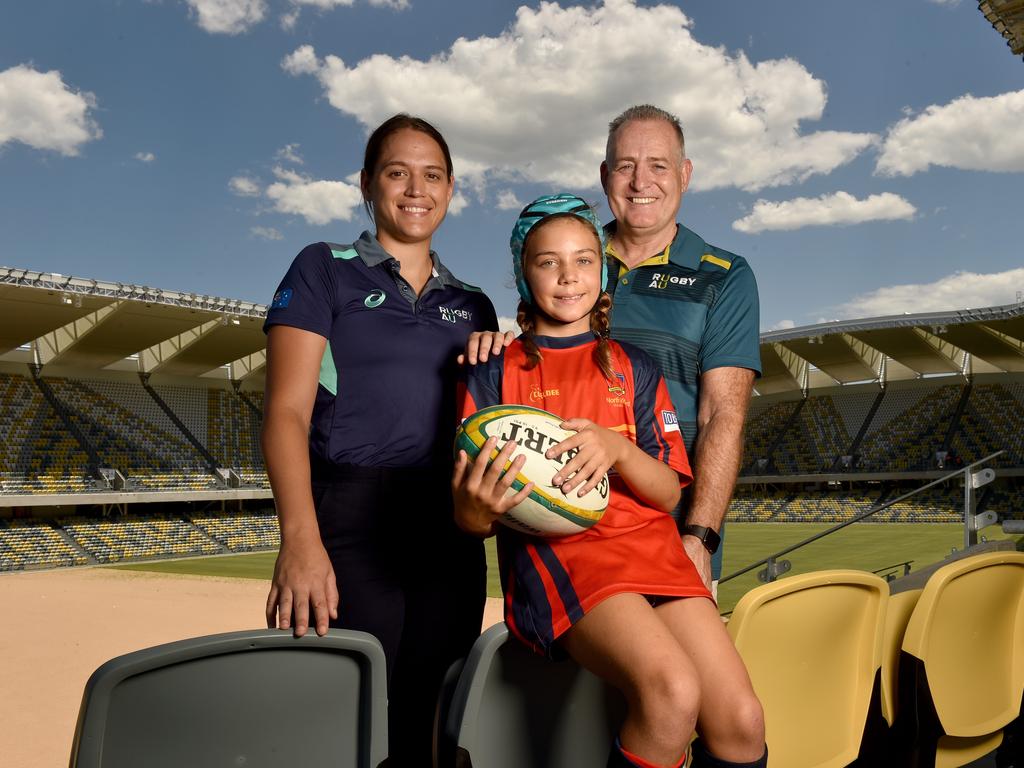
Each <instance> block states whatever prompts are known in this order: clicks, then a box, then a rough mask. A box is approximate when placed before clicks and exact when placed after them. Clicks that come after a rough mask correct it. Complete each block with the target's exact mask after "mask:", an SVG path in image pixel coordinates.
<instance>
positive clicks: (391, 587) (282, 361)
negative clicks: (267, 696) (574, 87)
mask: <svg viewBox="0 0 1024 768" xmlns="http://www.w3.org/2000/svg"><path fill="white" fill-rule="evenodd" d="M361 187H362V192H363V198H364V200H365V202H366V206H367V209H368V211H369V212H370V214H371V216H372V217H373V221H374V224H375V230H376V231H375V232H374V233H373V234H371V233H370V232H363V234H362V235H361V236H360V237H359V239H357V240H356V241H355V242H353V243H351V244H349V245H335V244H330V243H316V244H314V245H310V246H308V247H307V248H305V249H304V250H303V251H302V252H301V253H300V254H299V255H298V257H296V259H295V261H294V262H293V264H292V266H291V269H289V270H288V273H287V275H285V277H284V280H282V282H281V285H280V286H279V288H278V290H277V293H276V295H275V296H274V301H273V303H272V305H271V308H270V311H269V312H268V314H267V321H266V326H265V327H266V329H268V339H267V386H266V403H265V415H264V423H263V441H262V444H263V454H264V456H265V457H266V462H267V471H268V473H269V475H270V482H271V485H272V487H273V490H274V499H275V501H276V504H277V509H278V514H279V517H280V522H281V551H280V553H279V555H278V558H277V565H276V566H275V569H274V578H273V582H272V586H271V589H270V594H269V596H268V598H267V624H268V626H270V627H273V626H280V627H281V628H282V629H286V628H293V629H294V631H295V634H296V635H300V636H301V635H302V634H304V633H305V632H306V630H307V627H309V626H315V628H316V632H317V633H318V634H321V635H322V634H324V633H325V632H326V631H327V627H328V624H330V626H333V627H343V628H347V629H358V630H363V631H366V632H370V633H372V634H374V635H376V637H377V638H378V639H379V640H380V642H381V645H382V646H383V647H384V654H385V656H386V658H387V667H388V699H389V706H388V714H389V736H390V737H391V750H390V763H389V764H390V765H391V767H392V768H396V767H397V766H407V765H408V766H414V767H415V768H419V767H420V766H424V765H429V764H430V760H431V737H432V727H433V716H434V706H435V703H436V700H437V691H438V689H439V687H440V682H441V679H442V677H443V675H444V672H445V670H446V669H447V668H448V666H449V665H450V664H451V663H452V662H453V661H454V660H455V659H457V658H460V657H462V656H465V655H466V653H467V652H468V651H469V648H470V646H471V645H472V643H473V641H474V640H475V639H476V637H477V636H478V635H479V633H480V623H481V619H482V616H483V605H484V599H485V580H484V579H485V564H484V557H483V546H482V544H481V542H480V541H478V540H475V539H473V538H472V537H469V536H466V535H465V534H463V533H462V532H461V531H459V530H458V529H457V528H456V527H455V525H454V523H453V521H452V508H451V492H450V488H449V483H448V478H449V477H450V476H451V462H452V459H451V441H452V437H453V435H452V430H451V429H450V427H451V425H452V424H453V423H454V421H455V412H454V411H455V405H454V404H455V388H456V375H457V370H458V369H457V367H456V362H455V360H456V357H457V355H458V353H459V352H460V351H461V350H462V349H463V347H464V346H465V342H466V337H467V336H468V335H469V333H470V332H471V331H474V330H480V329H484V328H496V327H497V321H496V318H495V315H494V308H493V307H492V306H491V303H490V301H488V300H487V297H486V296H484V295H483V294H482V293H480V291H479V290H477V289H475V288H472V287H470V286H467V285H465V284H464V283H462V282H460V281H459V280H458V279H456V278H455V277H454V276H453V275H452V274H451V273H450V272H449V271H448V270H447V269H446V268H445V267H444V265H442V264H441V262H440V261H439V260H438V258H437V255H436V254H434V253H433V252H432V251H431V250H430V243H431V238H432V236H433V234H434V232H435V231H436V230H437V228H438V226H439V225H440V224H441V221H442V220H443V219H444V216H445V212H446V211H447V209H448V203H449V202H450V201H451V198H452V192H453V189H454V178H453V176H452V161H451V155H450V153H449V151H448V145H447V144H446V143H445V140H444V138H443V137H442V136H441V134H440V133H438V131H437V130H436V129H435V128H434V127H433V126H432V125H430V124H429V123H427V122H426V121H425V120H422V119H420V118H417V117H410V116H408V115H396V116H394V117H392V118H391V119H389V120H387V121H385V122H384V123H383V124H382V125H381V126H380V127H378V128H377V129H376V130H375V131H374V132H373V133H372V134H371V135H370V138H369V140H368V142H367V144H366V152H365V157H364V161H363V169H362V173H361ZM414 509H415V510H416V514H414V515H413V514H410V511H411V510H414ZM339 594H340V600H339Z"/></svg>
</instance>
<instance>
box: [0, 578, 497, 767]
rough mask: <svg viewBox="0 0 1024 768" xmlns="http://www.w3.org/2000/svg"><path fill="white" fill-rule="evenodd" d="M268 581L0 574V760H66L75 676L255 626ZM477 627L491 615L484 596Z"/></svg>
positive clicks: (492, 607)
mask: <svg viewBox="0 0 1024 768" xmlns="http://www.w3.org/2000/svg"><path fill="white" fill-rule="evenodd" d="M268 586H269V582H266V581H259V580H255V579H225V578H214V577H206V576H170V575H164V574H156V573H144V572H135V571H118V570H112V569H109V568H75V569H62V570H56V571H44V572H34V573H13V574H0V606H2V608H0V610H2V611H3V616H4V618H3V621H2V622H0V626H2V629H0V764H2V765H4V766H9V768H60V767H61V766H67V764H68V759H69V756H70V752H71V740H72V736H73V735H74V729H75V721H76V719H77V717H78V707H79V704H80V703H81V698H82V690H83V688H84V687H85V682H86V680H88V678H89V675H91V674H92V673H93V671H94V670H95V669H96V668H97V667H98V666H100V665H101V664H103V663H104V662H105V661H108V660H109V659H111V658H113V657H115V656H120V655H121V654H124V653H129V652H131V651H137V650H139V649H141V648H147V647H149V646H153V645H159V644H161V643H168V642H171V641H173V640H182V639H184V638H188V637H197V636H200V635H210V634H215V633H218V632H230V631H233V630H239V629H252V628H255V627H261V626H263V625H264V620H263V606H264V604H265V602H266V597H267V589H268ZM487 603H488V604H487V610H486V612H485V614H484V627H489V626H491V625H492V624H494V623H496V622H498V621H500V620H501V601H500V600H499V599H497V598H490V599H488V601H487Z"/></svg>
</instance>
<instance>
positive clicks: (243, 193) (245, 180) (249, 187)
mask: <svg viewBox="0 0 1024 768" xmlns="http://www.w3.org/2000/svg"><path fill="white" fill-rule="evenodd" d="M228 187H229V188H230V189H231V191H232V192H234V193H235V194H236V195H238V196H239V197H258V196H259V194H260V183H259V182H258V181H257V180H256V179H253V178H250V177H248V176H235V177H234V178H232V179H230V180H229V181H228Z"/></svg>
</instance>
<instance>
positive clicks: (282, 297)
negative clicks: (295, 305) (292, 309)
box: [263, 288, 292, 309]
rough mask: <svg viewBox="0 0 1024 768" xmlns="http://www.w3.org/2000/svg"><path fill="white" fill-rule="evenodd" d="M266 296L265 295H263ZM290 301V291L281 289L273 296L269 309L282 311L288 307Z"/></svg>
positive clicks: (289, 289)
mask: <svg viewBox="0 0 1024 768" xmlns="http://www.w3.org/2000/svg"><path fill="white" fill-rule="evenodd" d="M263 295H264V296H266V294H263ZM291 300H292V289H291V288H282V289H281V290H280V291H278V292H277V293H275V294H274V300H273V301H272V302H270V308H271V309H284V308H285V307H287V306H288V304H289V302H291Z"/></svg>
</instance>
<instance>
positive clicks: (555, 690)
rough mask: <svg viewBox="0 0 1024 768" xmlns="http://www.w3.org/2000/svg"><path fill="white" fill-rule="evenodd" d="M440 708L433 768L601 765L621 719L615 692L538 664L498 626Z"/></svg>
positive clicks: (569, 667)
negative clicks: (439, 732) (438, 733)
mask: <svg viewBox="0 0 1024 768" xmlns="http://www.w3.org/2000/svg"><path fill="white" fill-rule="evenodd" d="M453 672H454V669H453ZM443 698H444V697H443ZM443 705H446V706H447V713H444V712H442V713H440V716H439V719H440V724H441V728H442V732H441V734H440V743H439V745H438V768H452V766H459V768H467V767H468V766H473V768H524V766H529V768H579V766H587V765H604V764H605V761H606V760H607V758H608V749H609V747H610V746H611V743H612V740H613V739H614V738H615V736H616V734H617V733H618V730H619V726H620V725H621V723H622V720H623V718H624V717H625V712H626V704H625V700H624V699H623V697H622V695H621V694H620V693H619V692H618V691H617V690H616V689H615V688H613V687H611V686H610V685H607V684H605V683H604V682H603V681H601V680H600V679H599V678H597V677H595V676H594V675H592V674H591V673H590V672H587V671H586V670H585V669H583V668H582V667H580V666H579V665H578V664H576V663H575V662H573V661H571V660H566V661H548V660H547V659H543V658H541V657H540V656H538V655H537V654H535V653H533V652H532V651H530V650H529V649H528V648H526V647H525V646H524V645H522V644H521V643H519V642H518V641H516V640H515V639H514V638H511V637H510V636H509V634H508V629H507V628H506V627H505V625H504V624H497V625H495V626H493V627H491V628H490V629H488V630H487V631H486V632H484V633H483V634H482V635H481V636H480V637H479V638H478V639H477V641H476V643H475V644H474V645H473V649H472V650H471V651H470V654H469V657H468V658H467V659H466V663H465V666H464V667H463V668H462V672H461V674H459V678H458V682H457V683H456V684H455V689H454V692H452V693H451V698H450V702H444V700H443Z"/></svg>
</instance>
